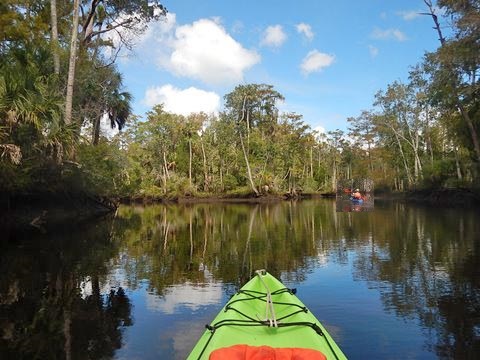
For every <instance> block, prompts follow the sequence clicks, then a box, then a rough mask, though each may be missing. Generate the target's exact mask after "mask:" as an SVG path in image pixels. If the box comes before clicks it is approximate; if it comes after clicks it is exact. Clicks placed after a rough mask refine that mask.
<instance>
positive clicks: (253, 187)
mask: <svg viewBox="0 0 480 360" xmlns="http://www.w3.org/2000/svg"><path fill="white" fill-rule="evenodd" d="M246 101H247V97H246V96H245V97H244V98H243V108H242V118H241V120H240V124H241V123H242V122H243V119H244V117H245V111H246V109H245V103H246ZM247 116H248V114H247ZM239 134H240V144H241V145H242V151H243V157H244V158H245V164H246V166H247V175H248V180H249V181H250V186H251V187H252V190H253V192H254V193H255V195H256V196H258V195H259V193H258V190H257V188H256V187H255V184H254V182H253V177H252V170H251V169H250V162H249V161H248V155H247V151H246V150H245V144H244V143H243V136H242V130H241V129H240V131H239Z"/></svg>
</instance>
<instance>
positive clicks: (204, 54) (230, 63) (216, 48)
mask: <svg viewBox="0 0 480 360" xmlns="http://www.w3.org/2000/svg"><path fill="white" fill-rule="evenodd" d="M169 45H170V47H171V53H170V54H168V55H167V56H163V57H162V58H161V59H160V64H161V65H162V66H163V67H165V68H166V69H168V70H170V71H171V72H173V73H174V74H176V75H179V76H185V77H190V78H194V79H198V80H201V81H203V82H204V83H206V84H212V85H220V84H233V83H238V82H241V81H242V80H243V73H244V71H246V70H247V69H249V68H250V67H252V66H253V65H255V64H256V63H258V62H259V61H260V55H258V54H257V53H256V52H255V51H250V50H247V49H245V48H243V47H242V45H241V44H240V43H238V42H237V41H235V40H234V39H233V38H232V37H231V36H230V35H229V34H228V33H227V32H226V31H225V29H224V28H223V27H222V26H221V25H220V24H219V23H218V22H215V21H212V20H210V19H200V20H197V21H195V22H194V23H192V24H190V25H183V26H179V27H178V28H177V29H176V31H175V36H174V38H173V39H172V41H171V43H170V44H169Z"/></svg>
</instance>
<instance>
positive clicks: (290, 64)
mask: <svg viewBox="0 0 480 360" xmlns="http://www.w3.org/2000/svg"><path fill="white" fill-rule="evenodd" d="M163 4H164V5H165V6H166V7H167V9H168V10H169V14H168V17H167V19H166V21H162V22H159V23H155V24H151V25H150V26H149V28H148V30H147V31H146V32H145V33H144V34H143V35H142V36H141V37H140V38H138V39H136V42H137V45H136V46H135V47H134V49H133V52H130V53H129V54H128V56H126V55H125V53H123V55H124V56H122V57H121V58H120V59H119V61H118V66H119V70H120V71H121V72H122V73H123V75H124V83H125V87H126V89H127V90H128V91H130V92H131V93H132V94H133V96H134V103H133V110H134V113H135V114H137V115H141V116H144V114H145V112H146V111H148V110H150V109H151V107H152V105H154V104H155V103H164V104H165V108H166V109H167V110H168V111H172V112H176V113H183V114H187V113H188V112H190V111H206V112H217V111H219V110H221V108H222V105H223V96H224V95H225V94H227V93H229V92H230V91H232V90H233V89H234V87H235V86H236V85H239V84H248V83H266V84H271V85H273V86H274V87H275V89H276V90H277V91H279V92H280V93H281V94H282V95H284V96H285V102H284V103H282V104H279V108H280V110H281V111H288V112H296V113H298V114H301V115H303V119H304V121H305V122H306V123H308V124H309V125H310V126H311V127H312V128H321V129H325V130H327V131H330V130H335V129H342V130H346V128H347V126H348V124H347V121H346V119H347V118H348V117H356V116H358V115H360V113H361V111H362V110H368V109H371V108H372V104H373V98H374V94H375V93H376V92H377V91H378V90H381V89H385V87H386V86H387V84H389V83H392V82H393V81H395V80H403V81H406V80H407V77H408V71H409V67H410V66H413V65H415V64H416V63H418V62H420V61H421V58H422V56H423V54H424V53H425V51H433V50H435V49H436V48H437V47H438V40H437V36H436V32H435V31H434V30H433V29H432V20H431V18H429V17H427V16H421V15H418V13H419V12H425V11H426V7H425V4H424V3H423V0H336V1H326V0H308V1H307V0H297V1H295V2H291V1H289V2H287V1H281V0H277V1H273V0H257V1H251V0H244V1H228V0H203V1H198V0H164V1H163Z"/></svg>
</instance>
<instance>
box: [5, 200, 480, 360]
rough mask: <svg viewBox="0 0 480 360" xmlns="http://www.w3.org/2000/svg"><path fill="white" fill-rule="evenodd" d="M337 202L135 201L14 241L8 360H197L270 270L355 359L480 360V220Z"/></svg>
mask: <svg viewBox="0 0 480 360" xmlns="http://www.w3.org/2000/svg"><path fill="white" fill-rule="evenodd" d="M335 205H336V204H335V202H334V201H325V200H321V201H318V200H317V201H304V202H281V203H274V204H256V205H246V204H243V205H240V204H237V205H231V204H230V205H227V204H190V205H158V206H149V207H141V206H134V207H133V206H132V207H127V206H125V207H121V208H120V209H119V211H118V214H117V217H116V218H115V219H107V220H104V221H99V222H96V223H93V224H91V225H90V226H88V227H85V228H82V229H81V230H80V229H79V230H76V231H72V229H65V230H62V229H59V230H58V232H57V233H56V234H49V235H48V236H47V235H42V234H38V235H36V236H32V235H29V236H28V237H27V238H25V239H20V238H19V239H16V240H15V241H13V242H11V243H3V245H2V249H1V250H2V253H1V269H0V270H1V273H0V328H1V329H2V330H1V336H0V358H52V359H55V358H60V359H63V358H66V359H76V358H81V359H83V358H105V359H107V358H118V359H123V358H125V359H127V358H128V359H131V358H142V359H148V358H152V359H153V358H164V359H182V358H185V356H186V355H187V354H188V352H189V350H190V349H191V348H192V346H193V345H194V343H195V341H196V339H197V338H198V336H199V335H200V333H201V332H202V331H203V325H204V324H205V323H208V322H209V321H210V320H211V319H212V318H213V316H214V315H215V314H216V312H218V310H219V309H220V308H221V306H222V305H223V304H224V302H225V301H226V299H228V297H229V296H230V295H232V294H233V293H234V292H235V291H236V289H237V288H238V287H239V286H240V285H242V284H243V283H244V282H245V281H246V280H248V279H249V278H250V276H251V274H252V273H253V271H254V270H256V269H259V268H266V269H268V270H269V271H270V272H271V273H272V274H274V275H275V276H278V277H281V279H282V280H283V281H284V282H285V283H287V284H291V285H293V286H299V287H302V286H303V287H304V289H303V291H302V292H301V294H300V297H301V298H302V300H303V301H304V302H305V303H306V304H308V306H309V307H311V309H312V310H313V311H314V313H316V314H317V315H318V316H319V318H320V319H321V320H322V321H323V322H325V323H326V324H327V325H328V326H329V329H330V330H331V332H332V333H334V334H335V337H336V339H337V340H338V342H339V343H340V345H341V346H342V348H343V349H344V350H345V352H346V353H347V355H348V356H349V357H350V358H353V359H355V358H364V357H366V356H369V357H373V358H384V357H389V358H395V357H398V354H399V353H403V354H408V356H410V357H413V358H418V357H426V358H428V357H432V358H434V357H438V358H445V359H450V358H477V357H478V356H479V355H480V318H479V310H478V309H480V271H479V269H480V267H479V265H480V258H479V257H480V249H479V247H480V243H479V242H478V239H477V236H478V235H477V234H479V233H480V224H479V223H478V221H477V220H478V218H479V217H478V213H476V212H473V211H468V210H455V211H453V210H443V209H432V208H419V207H413V206H407V205H405V204H398V203H393V204H391V203H381V202H380V203H376V204H375V206H376V207H375V211H374V212H364V213H338V212H336V207H335Z"/></svg>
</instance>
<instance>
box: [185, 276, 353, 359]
mask: <svg viewBox="0 0 480 360" xmlns="http://www.w3.org/2000/svg"><path fill="white" fill-rule="evenodd" d="M267 289H268V290H267ZM269 293H270V294H271V295H270V296H269V295H268V294H269ZM269 299H270V301H269ZM239 344H247V345H249V346H263V345H265V346H270V347H273V348H307V349H314V350H317V351H320V352H322V353H323V354H324V355H325V356H326V357H327V359H346V357H345V355H344V354H343V353H342V351H341V350H340V348H339V347H338V346H337V344H336V343H335V342H334V340H333V339H332V338H331V336H330V335H329V334H328V332H327V331H326V329H325V328H324V327H323V326H322V324H321V323H320V322H319V321H318V320H317V319H316V318H315V316H314V315H313V314H312V313H311V312H310V311H309V310H308V309H307V308H306V307H305V305H304V304H303V303H302V302H301V301H300V300H299V299H298V298H297V297H296V296H295V295H294V292H293V291H291V290H289V289H286V288H285V286H284V285H283V284H282V283H281V282H280V281H278V280H277V279H276V278H275V277H274V276H272V275H270V274H269V273H267V272H257V275H256V276H254V277H253V278H252V279H251V280H250V281H249V282H247V283H246V284H245V285H244V286H243V287H242V288H241V289H240V291H239V292H238V293H237V294H235V295H234V296H233V297H232V298H231V299H230V301H229V302H228V303H227V304H226V305H225V307H224V308H223V309H222V311H220V313H219V314H218V315H217V317H216V318H215V319H214V320H213V321H212V323H211V324H210V325H208V326H207V330H206V331H205V332H204V334H203V335H202V336H201V338H200V340H199V341H198V342H197V344H196V346H195V347H194V349H193V350H192V352H191V353H190V355H189V357H188V359H189V360H193V359H198V360H203V359H208V358H209V356H210V353H211V352H212V351H214V350H216V349H219V348H224V347H230V346H234V345H239Z"/></svg>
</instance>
